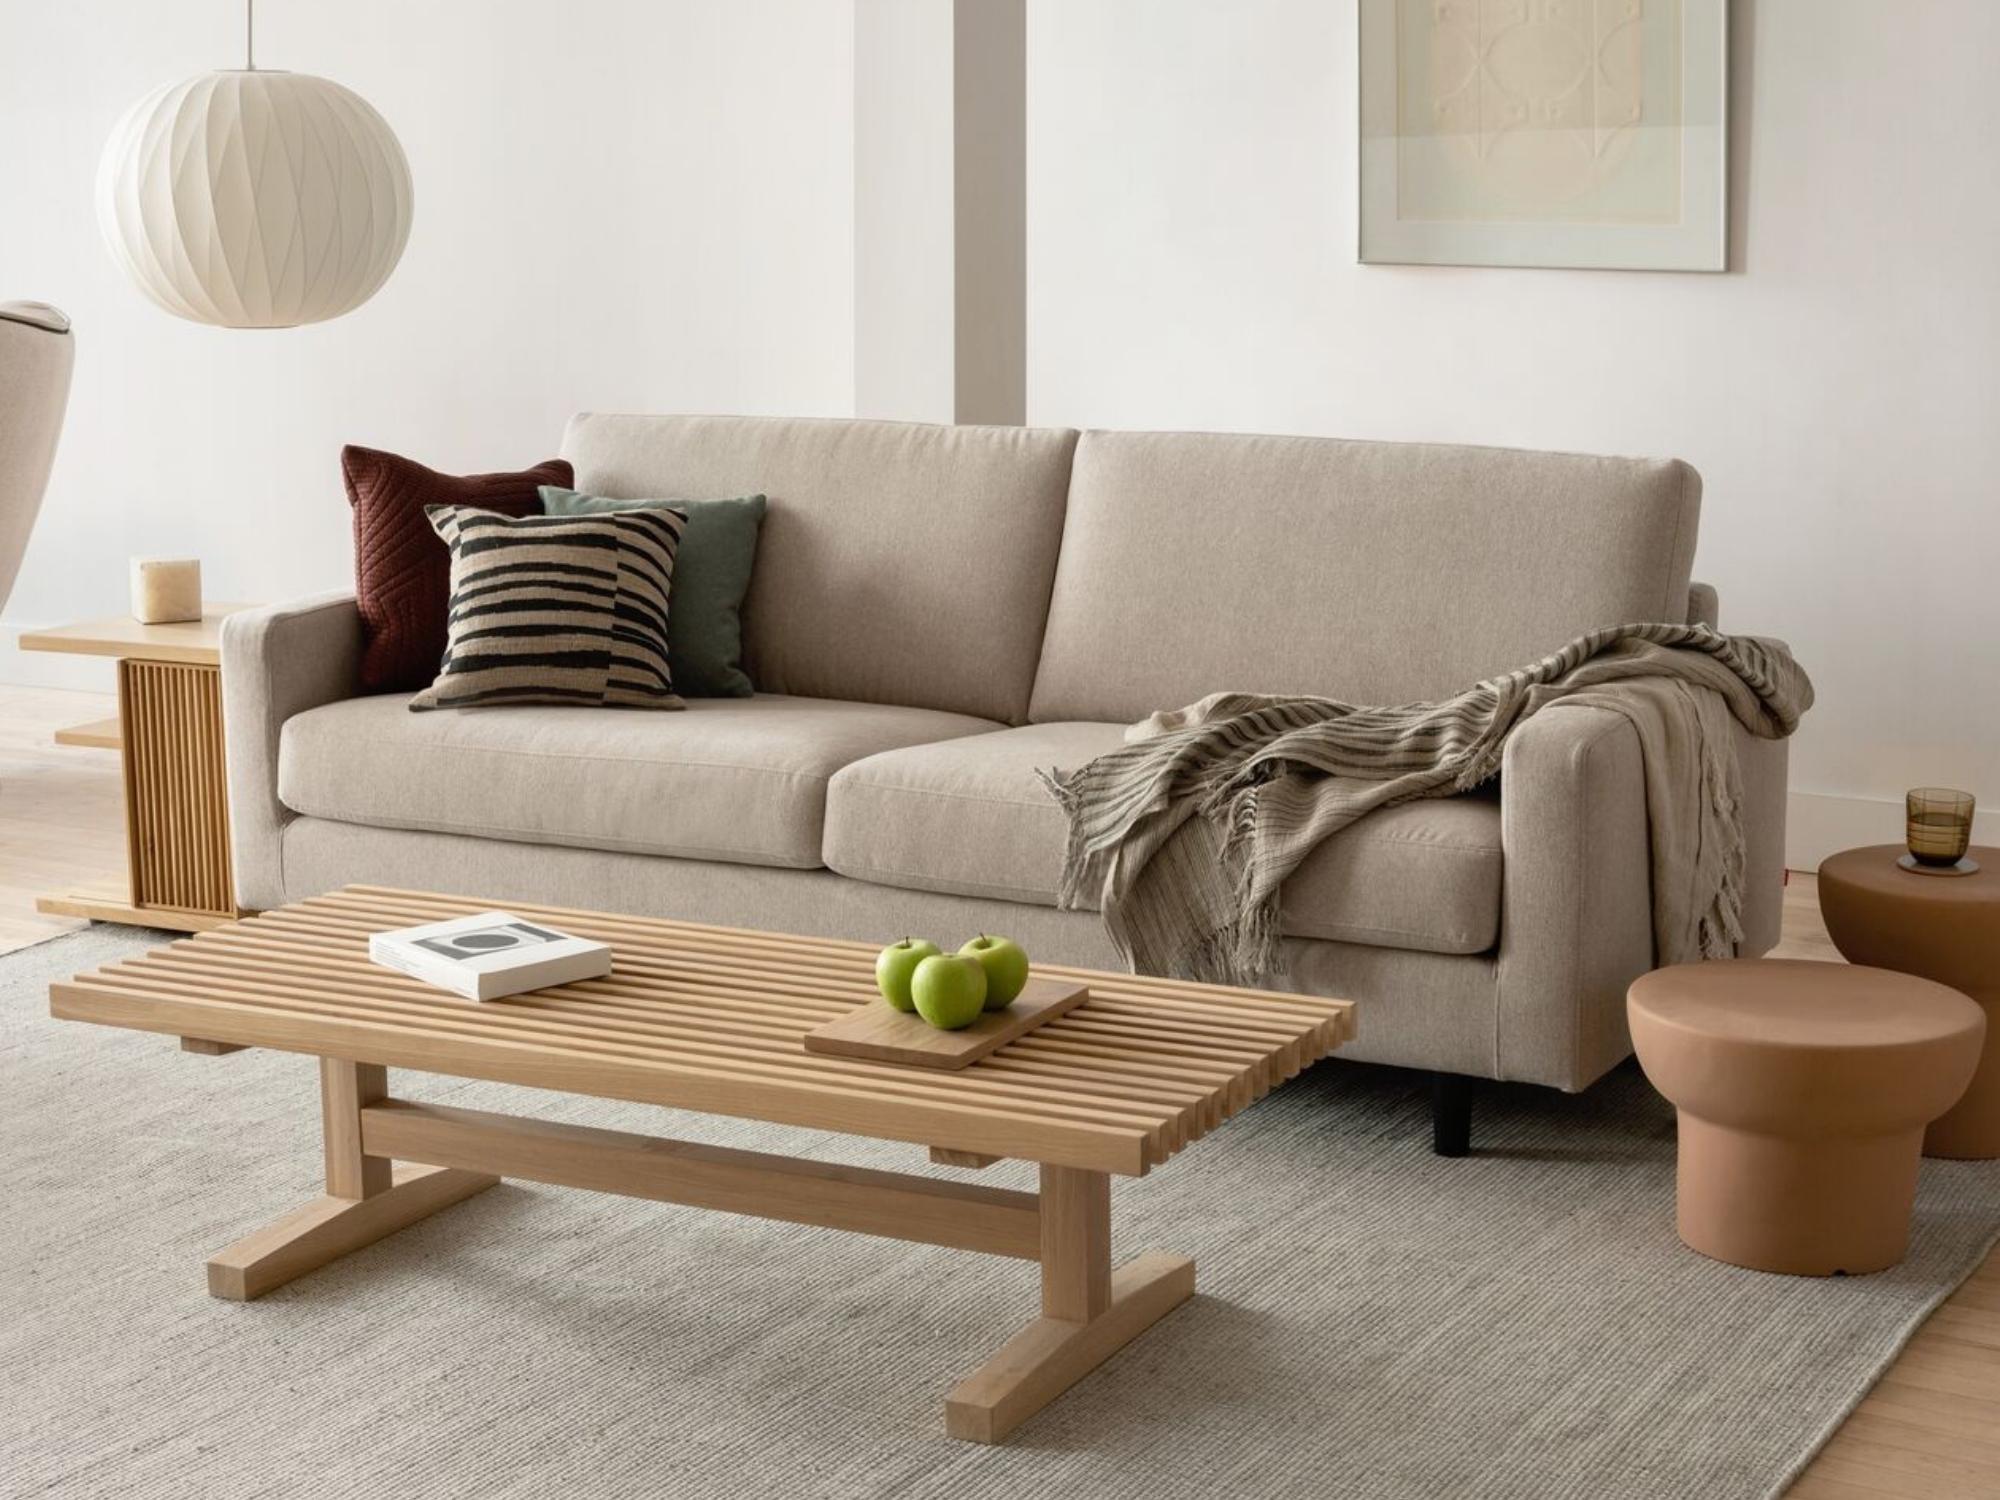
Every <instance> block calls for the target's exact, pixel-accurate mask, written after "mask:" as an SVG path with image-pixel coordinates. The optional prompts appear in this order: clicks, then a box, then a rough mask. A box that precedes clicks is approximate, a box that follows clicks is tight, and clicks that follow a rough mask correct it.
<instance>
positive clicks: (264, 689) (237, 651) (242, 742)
mask: <svg viewBox="0 0 2000 1500" xmlns="http://www.w3.org/2000/svg"><path fill="white" fill-rule="evenodd" d="M360 666H361V615H360V613H359V611H357V610H356V608H355V605H354V595H353V594H351V593H342V594H328V595H320V596H317V597H314V598H311V599H301V600H297V601H294V602H292V603H289V604H274V605H270V606H268V607H266V608H263V609H251V610H244V611H242V612H240V613H238V614H233V615H230V616H228V617H227V618H226V619H224V621H223V622H222V738H223V746H224V750H225V752H226V754H227V757H228V763H229V839H230V853H231V860H232V863H233V865H234V868H235V872H236V901H237V904H238V905H239V906H244V907H248V908H251V909H253V910H261V909H264V908H267V907H272V906H278V905H281V904H283V902H284V899H285V877H284V862H283V858H282V843H281V840H282V839H283V836H284V828H285V824H286V823H287V822H289V821H290V820H291V817H292V814H291V813H290V812H289V811H287V810H286V808H285V806H284V804H283V803H281V802H280V801H279V800H278V736H279V734H280V732H281V731H282V730H283V729H284V727H285V721H286V720H287V719H289V718H291V717H292V715H294V714H299V713H304V712H305V711H306V710H307V709H309V708H317V707H319V706H320V705H321V704H323V703H336V702H338V701H339V700H341V699H343V698H350V697H352V696H354V693H355V691H356V689H357V687H358V685H359V682H360Z"/></svg>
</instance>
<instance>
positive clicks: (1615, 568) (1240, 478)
mask: <svg viewBox="0 0 2000 1500" xmlns="http://www.w3.org/2000/svg"><path fill="white" fill-rule="evenodd" d="M1700 507H1701V479H1700V476H1699V475H1697V474H1696V473H1695V471H1694V470H1693V469H1691V468H1689V467H1688V466H1687V465H1686V464H1684V463H1680V462H1678V461H1676V460H1671V459H1669V460H1652V459H1627V458H1592V457H1587V456H1584V455H1580V454H1568V453H1533V452H1520V451H1515V450H1512V449H1503V448H1465V447H1445V446H1440V445H1435V444H1415V443H1365V442H1346V441H1340V440H1337V439H1332V438H1301V437H1240V436H1224V435H1217V434H1207V433H1139V432H1087V433H1085V434H1083V436H1082V438H1081V439H1080V441H1079V442H1078V444H1077V450H1076V462H1075V465H1074V471H1073V474H1072V477H1071V481H1070V496H1069V510H1068V517H1067V521H1066V523H1065V528H1064V533H1063V545H1062V557H1061V560H1060V562H1059V564H1058V566H1057V569H1056V583H1055V593H1054V597H1053V600H1052V602H1051V605H1050V610H1049V621H1048V631H1047V634H1046V637H1045V639H1044V642H1043V646H1042V657H1041V667H1040V670H1039V672H1038V673H1037V675H1036V679H1035V691H1034V698H1033V703H1032V707H1031V712H1030V717H1031V718H1032V719H1033V720H1035V721H1036V722H1049V721H1053V720H1062V719H1111V720H1121V721H1124V720H1133V719H1138V718H1142V717H1144V716H1145V715H1146V714H1149V713H1151V712H1153V711H1154V710H1156V709H1164V708H1178V707H1180V706H1181V705H1182V704H1186V703H1192V702H1193V701H1194V700H1196V699H1198V698H1200V697H1202V696H1204V695H1205V694H1208V693H1213V692H1222V691H1243V692H1265V693H1316V694H1323V695H1326V696H1329V697H1335V698H1343V699H1347V700H1349V701H1351V702H1362V703H1406V702H1410V701H1413V700H1417V699H1426V698H1438V697H1442V696H1445V695H1447V694H1449V693H1452V692H1455V691H1457V690H1458V689H1460V688H1463V687H1466V686H1469V685H1470V684H1472V683H1474V682H1476V681H1478V680H1479V679H1481V678H1483V677H1488V676H1491V675H1493V674H1494V673H1497V672H1503V671H1506V670H1508V669H1510V668H1513V667H1517V666H1520V665H1522V664H1524V663H1526V662H1529V661H1533V660H1534V659H1536V658H1537V657H1540V656H1543V655H1546V654H1547V653H1548V652H1550V651H1553V650H1555V649H1556V648H1557V647H1559V646H1561V645H1562V644H1563V643H1564V642H1566V641H1568V640H1569V639H1571V638H1572V637H1574V636H1576V635H1578V634H1580V633H1582V632H1583V631H1586V630H1590V629H1593V628H1595V627H1598V626H1603V625H1616V624H1622V623H1624V622H1627V621H1632V620H1671V621H1680V620H1683V619H1685V617H1686V613H1687V606H1688V573H1689V569H1690V566H1691V565H1692V562H1693V556H1694V542H1695V526H1696V520H1697V517H1698V515H1699V512H1700Z"/></svg>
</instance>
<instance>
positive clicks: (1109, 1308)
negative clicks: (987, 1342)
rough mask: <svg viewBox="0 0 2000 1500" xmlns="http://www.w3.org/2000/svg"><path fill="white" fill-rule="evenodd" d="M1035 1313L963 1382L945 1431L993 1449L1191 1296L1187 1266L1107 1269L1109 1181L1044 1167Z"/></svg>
mask: <svg viewBox="0 0 2000 1500" xmlns="http://www.w3.org/2000/svg"><path fill="white" fill-rule="evenodd" d="M1041 1187H1042V1191H1041V1220H1042V1223H1041V1230H1042V1315H1041V1316H1040V1317H1039V1318H1037V1319H1035V1321H1034V1322H1032V1323H1030V1324H1029V1325H1028V1326H1027V1327H1026V1328H1024V1329H1022V1330H1021V1331H1020V1332H1019V1333H1017V1334H1015V1335H1014V1337H1013V1338H1011V1339H1009V1340H1008V1341H1007V1342H1006V1343H1005V1344H1004V1345H1002V1346H1001V1349H1000V1352H999V1353H997V1354H995V1355H994V1356H993V1357H992V1358H991V1359H989V1360H987V1361H986V1363H985V1364H983V1365H981V1366H980V1367H979V1369H977V1370H976V1371H974V1372H973V1373H972V1374H971V1375H969V1376H967V1377H966V1378H965V1379H964V1380H961V1381H960V1382H959V1383H958V1385H957V1386H956V1387H954V1388H953V1390H952V1393H951V1395H950V1397H949V1398H947V1400H946V1401H945V1431H946V1432H947V1433H949V1434H950V1435H951V1436H952V1437H955V1438H965V1439H969V1440H970V1441H972V1442H976V1443H997V1442H999V1441H1000V1440H1001V1439H1002V1438H1004V1437H1006V1436H1007V1434H1008V1433H1010V1432H1012V1431H1013V1430H1014V1429H1015V1428H1016V1427H1018V1426H1020V1425H1021V1423H1023V1422H1025V1421H1026V1420H1027V1419H1028V1418H1029V1417H1032V1416H1033V1415H1034V1414H1035V1413H1036V1412H1038V1411H1040V1410H1041V1409H1042V1408H1043V1407H1044V1406H1047V1405H1048V1404H1049V1402H1051V1401H1053V1400H1054V1399H1055V1398H1056V1397H1058V1396H1060V1395H1061V1394H1062V1393H1063V1392H1064V1391H1066V1390H1068V1389H1069V1388H1070V1387H1071V1386H1073V1385H1075V1384H1076V1383H1077V1381H1079V1380H1081V1379H1083V1377H1084V1376H1086V1375H1088V1374H1089V1373H1090V1372H1091V1371H1092V1370H1094V1369H1096V1368H1097V1367H1098V1366H1099V1365H1101V1364H1103V1363H1104V1361H1105V1360H1107V1359H1109V1358H1110V1357H1111V1356H1112V1355H1114V1354H1116V1353H1117V1352H1118V1351H1119V1350H1120V1349H1122V1348H1124V1347H1125V1346H1126V1345H1127V1344H1129V1343H1130V1342H1131V1341H1132V1340H1133V1339H1135V1338H1137V1337H1138V1336H1139V1335H1140V1334H1141V1333H1144V1332H1145V1331H1146V1330H1147V1329H1148V1328H1150V1327H1152V1326H1153V1324H1154V1323H1157V1322H1158V1321H1159V1320H1160V1319H1161V1318H1162V1317H1164V1316H1166V1314H1168V1313H1170V1312H1172V1311H1173V1310H1174V1309H1175V1308H1176V1307H1178V1306H1180V1304H1181V1303H1183V1302H1185V1301H1186V1300H1187V1299H1188V1298H1189V1297H1191V1296H1193V1295H1194V1262H1193V1261H1192V1260H1189V1259H1188V1258H1187V1257H1186V1256H1182V1255H1167V1254H1162V1253H1158V1252H1155V1253H1152V1254H1148V1255H1142V1256H1140V1257H1139V1258H1138V1259H1137V1260H1134V1261H1132V1262H1131V1263H1130V1264H1128V1265H1125V1266H1121V1267H1120V1268H1119V1269H1118V1270H1117V1271H1116V1272H1114V1271H1113V1270H1112V1269H1111V1179H1110V1178H1109V1177H1108V1176H1106V1175H1105V1174H1104V1173H1102V1172H1086V1171H1080V1170H1077V1169H1075V1168H1071V1167H1051V1166H1044V1167H1043V1168H1042V1184H1041Z"/></svg>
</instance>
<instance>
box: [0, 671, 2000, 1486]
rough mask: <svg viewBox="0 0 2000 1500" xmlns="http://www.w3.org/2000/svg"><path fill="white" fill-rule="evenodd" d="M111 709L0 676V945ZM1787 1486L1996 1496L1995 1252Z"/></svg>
mask: <svg viewBox="0 0 2000 1500" xmlns="http://www.w3.org/2000/svg"><path fill="white" fill-rule="evenodd" d="M114 708H115V705H114V704H113V703H112V702H111V701H110V700H109V699H108V698H104V697H100V696H96V695H93V694H88V693H65V692H55V691H50V690H44V689H33V688H6V687H0V953H5V952H8V951H11V950H12V949H14V948H18V947H22V946H24V945H26V944H28V943H32V942H38V941H40V940H41V939H42V938H44V937H51V936H54V935H55V934H56V933H59V932H64V931H67V930H69V929H70V928H73V927H77V926H81V925H82V924H81V923H78V922H72V921H68V920H66V919H63V918H54V917H44V916H41V915H39V914H37V913H36V911H35V909H34V897H35V895H36V893H38V892H40V891H44V890H49V889H53V888H58V887H63V886H71V885H77V884H88V883H91V882H94V881H98V880H101V879H103V878H105V877H107V876H112V875H115V874H117V873H118V871H119V870H120V869H121V867H122V862H123V848H124V824H123V819H122V815H121V812H120V808H119V797H120V791H119V776H118V757H117V755H116V754H115V753H114V752H112V751H109V750H87V749H71V748H67V747H59V746H56V745H54V744H53V743H52V742H51V740H50V735H51V734H53V733H54V731H55V730H57V729H59V728H62V727H64V726H66V725H70V724H75V723H82V722H84V721H86V720H90V719H97V718H102V717H104V716H105V715H107V714H109V713H111V712H112V711H113V710H114ZM1777 951H1778V953H1779V954H1780V955H1783V956H1785V957H1791V958H1817V959H1829V960H1834V961H1838V959H1839V957H1840V955H1839V954H1838V953H1837V952H1835V951H1834V948H1833V945H1832V944H1831V943H1830V942H1828V941H1827V937H1826V929H1825V928H1824V927H1823V926H1822V925H1821V923H1820V919H1819V903H1818V901H1817V899H1816V897H1815V894H1814V891H1813V882H1812V878H1811V877H1810V876H1805V875H1794V876H1793V877H1792V883H1791V886H1790V888H1789V889H1788V890H1787V892H1786V896H1785V936H1784V942H1783V943H1782V944H1781V945H1780V947H1779V949H1778V950H1777ZM1996 1170H2000V1168H1996ZM1791 1493H1792V1495H1793V1496H1795V1497H1797V1500H1882V1497H1888V1496H1893V1497H1898V1500H1981V1497H1993V1500H2000V1252H1996V1253H1995V1254H1994V1255H1993V1256H1992V1257H1989V1259H1988V1260H1987V1262H1986V1265H1985V1266H1984V1268H1982V1269H1981V1270H1980V1271H1979V1272H1978V1273H1977V1274H1975V1275H1974V1276H1973V1278H1972V1279H1971V1280H1970V1281H1969V1282H1967V1283H1966V1284H1965V1286H1963V1287H1962V1288H1960V1290H1959V1291H1958V1293H1957V1294H1956V1295H1955V1296H1953V1297H1952V1298H1951V1300H1950V1301H1949V1302H1947V1303H1946V1304H1945V1305H1944V1306H1943V1307H1942V1308H1940V1309H1939V1310H1938V1312H1937V1313H1936V1314H1935V1315H1934V1316H1933V1317H1932V1318H1931V1320H1930V1321H1929V1322H1928V1323H1926V1324H1925V1325H1924V1327H1923V1328H1922V1329H1921V1330H1920V1331H1919V1333H1918V1334H1917V1337H1916V1338H1915V1340H1913V1341H1912V1342H1911V1344H1910V1346H1909V1348H1908V1349H1906V1350H1905V1351H1904V1353H1903V1356H1902V1358H1900V1359H1899V1360H1897V1362H1896V1363H1895V1365H1894V1366H1893V1367H1891V1369H1890V1370H1889V1372H1888V1373H1887V1374H1886V1375H1885V1376H1883V1378H1882V1380H1881V1382H1880V1384H1878V1385H1877V1386H1876V1388H1875V1389H1874V1390H1873V1391H1872V1392H1870V1393H1869V1395H1868V1399H1867V1400H1866V1401H1864V1402H1863V1403H1862V1404H1861V1407H1860V1408H1859V1409H1858V1410H1857V1411H1856V1412H1855V1413H1854V1415H1853V1416H1852V1417H1850V1418H1849V1419H1848V1421H1847V1423H1846V1425H1845V1426H1843V1427H1842V1428H1841V1430H1840V1431H1839V1432H1838V1433H1837V1434H1835V1436H1834V1438H1833V1441H1832V1442H1830V1443H1828V1444H1827V1446H1826V1448H1825V1449H1824V1450H1823V1451H1822V1452H1821V1453H1820V1455H1819V1457H1818V1458H1817V1459H1816V1460H1814V1462H1813V1465H1812V1467H1811V1468H1810V1469H1808V1470H1807V1471H1806V1473H1805V1474H1804V1475H1803V1476H1802V1477H1801V1478H1800V1480H1799V1482H1798V1483H1797V1484H1796V1485H1794V1486H1793V1488H1792V1491H1791Z"/></svg>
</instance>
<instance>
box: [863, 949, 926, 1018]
mask: <svg viewBox="0 0 2000 1500" xmlns="http://www.w3.org/2000/svg"><path fill="white" fill-rule="evenodd" d="M939 951H940V950H939V948H938V945H937V944H936V943H927V942H925V941H924V940H923V939H922V938H904V939H903V940H902V942H900V943H891V944H890V945H889V946H888V947H886V948H884V949H883V950H882V951H881V952H880V953H878V954H876V955H875V988H876V989H878V990H880V991H881V992H882V998H883V999H884V1000H887V1001H888V1002H889V1003H890V1004H891V1005H893V1006H895V1007H896V1009H897V1010H915V1009H916V1008H917V1007H916V1001H914V1000H912V999H911V998H910V976H911V975H913V974H915V973H916V972H917V965H918V964H920V963H922V962H923V961H924V960H925V959H927V958H936V957H937V956H938V953H939Z"/></svg>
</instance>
